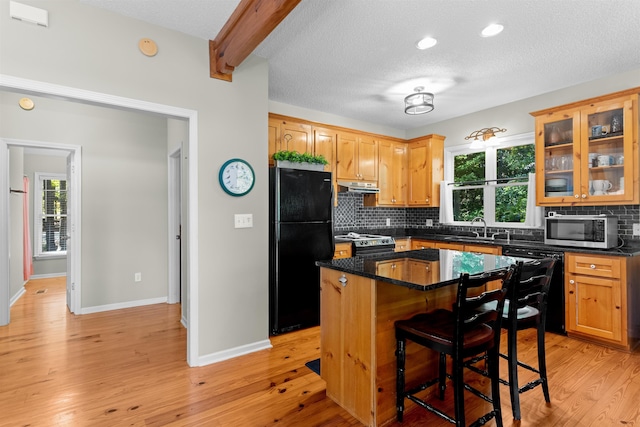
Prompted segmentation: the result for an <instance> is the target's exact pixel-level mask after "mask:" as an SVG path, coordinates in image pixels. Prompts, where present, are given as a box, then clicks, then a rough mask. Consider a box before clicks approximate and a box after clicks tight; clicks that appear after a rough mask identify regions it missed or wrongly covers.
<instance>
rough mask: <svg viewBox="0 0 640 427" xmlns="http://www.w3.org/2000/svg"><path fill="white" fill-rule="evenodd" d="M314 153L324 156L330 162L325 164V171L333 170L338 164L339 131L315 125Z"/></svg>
mask: <svg viewBox="0 0 640 427" xmlns="http://www.w3.org/2000/svg"><path fill="white" fill-rule="evenodd" d="M312 129H313V154H314V155H316V156H324V158H325V159H327V161H328V162H329V164H328V165H325V167H324V170H325V171H333V170H334V166H335V164H336V137H337V132H336V131H335V130H333V129H330V128H323V127H318V126H313V127H312Z"/></svg>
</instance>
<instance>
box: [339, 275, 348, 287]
mask: <svg viewBox="0 0 640 427" xmlns="http://www.w3.org/2000/svg"><path fill="white" fill-rule="evenodd" d="M338 282H340V283H342V286H343V287H344V286H347V276H345V275H344V274H343V275H342V276H340V278H339V279H338Z"/></svg>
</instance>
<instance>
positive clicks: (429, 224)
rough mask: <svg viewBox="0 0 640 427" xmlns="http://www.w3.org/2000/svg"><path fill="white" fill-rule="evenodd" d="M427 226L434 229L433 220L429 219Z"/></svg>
mask: <svg viewBox="0 0 640 427" xmlns="http://www.w3.org/2000/svg"><path fill="white" fill-rule="evenodd" d="M426 225H427V227H433V220H432V219H428V220H427V221H426Z"/></svg>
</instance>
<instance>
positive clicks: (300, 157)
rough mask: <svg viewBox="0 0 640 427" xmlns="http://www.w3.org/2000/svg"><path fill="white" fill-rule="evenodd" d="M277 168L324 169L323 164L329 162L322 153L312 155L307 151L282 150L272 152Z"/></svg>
mask: <svg viewBox="0 0 640 427" xmlns="http://www.w3.org/2000/svg"><path fill="white" fill-rule="evenodd" d="M273 160H275V161H276V167H277V168H291V169H306V170H318V171H322V170H324V165H327V164H329V162H328V161H327V159H325V158H324V156H323V155H321V154H320V155H318V156H314V155H313V154H309V153H302V154H301V153H298V152H297V151H287V150H282V151H278V152H276V153H274V154H273Z"/></svg>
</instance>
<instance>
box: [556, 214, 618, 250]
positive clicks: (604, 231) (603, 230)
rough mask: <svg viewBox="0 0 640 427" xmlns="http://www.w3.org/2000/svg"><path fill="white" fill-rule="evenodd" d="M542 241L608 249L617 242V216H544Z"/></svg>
mask: <svg viewBox="0 0 640 427" xmlns="http://www.w3.org/2000/svg"><path fill="white" fill-rule="evenodd" d="M544 243H546V244H549V245H561V246H577V247H581V248H597V249H609V248H613V247H614V246H616V245H617V244H618V218H616V217H614V216H606V215H554V216H548V217H546V218H545V225H544Z"/></svg>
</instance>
